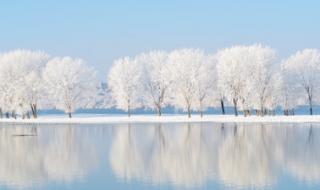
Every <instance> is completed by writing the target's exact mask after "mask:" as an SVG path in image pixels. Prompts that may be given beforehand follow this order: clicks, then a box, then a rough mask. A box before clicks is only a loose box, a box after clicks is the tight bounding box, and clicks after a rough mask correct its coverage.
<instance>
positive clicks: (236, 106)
mask: <svg viewBox="0 0 320 190" xmlns="http://www.w3.org/2000/svg"><path fill="white" fill-rule="evenodd" d="M233 106H234V115H235V116H238V105H237V100H236V99H233Z"/></svg>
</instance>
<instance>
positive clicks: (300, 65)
mask: <svg viewBox="0 0 320 190" xmlns="http://www.w3.org/2000/svg"><path fill="white" fill-rule="evenodd" d="M283 68H284V69H285V70H286V71H287V74H288V75H291V77H290V78H291V79H292V80H295V84H296V85H297V86H296V88H298V89H299V90H300V91H304V92H305V95H306V99H307V102H308V104H309V112H310V115H312V114H313V104H314V103H315V102H314V101H315V100H316V99H317V98H319V97H318V96H317V97H316V95H317V94H318V93H319V85H318V84H319V82H320V51H319V50H317V49H305V50H303V51H298V52H297V53H296V54H294V55H292V56H290V57H289V58H288V59H287V60H285V61H284V62H283ZM292 88H295V87H294V86H292Z"/></svg>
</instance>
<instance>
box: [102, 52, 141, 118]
mask: <svg viewBox="0 0 320 190" xmlns="http://www.w3.org/2000/svg"><path fill="white" fill-rule="evenodd" d="M140 67H141V64H137V62H136V61H135V60H134V59H131V58H129V57H125V58H120V59H118V60H116V61H115V62H114V63H113V66H112V68H111V70H110V72H109V74H108V86H109V88H110V90H111V97H112V98H113V99H114V101H115V104H116V107H117V108H119V109H122V110H125V111H127V113H128V117H130V116H131V110H132V109H136V108H139V107H141V98H140V96H141V88H142V87H141V86H142V85H141V74H142V73H141V71H142V70H141V68H140Z"/></svg>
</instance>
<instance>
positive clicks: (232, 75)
mask: <svg viewBox="0 0 320 190" xmlns="http://www.w3.org/2000/svg"><path fill="white" fill-rule="evenodd" d="M246 53H247V52H246V47H245V46H234V47H231V48H226V49H223V50H220V51H218V53H217V54H216V57H217V61H218V64H217V72H218V88H219V89H220V90H221V93H222V94H225V95H226V98H227V99H228V101H230V102H232V103H233V106H234V111H235V115H236V116H238V104H239V101H240V99H242V100H243V103H244V100H245V99H244V95H243V94H245V93H244V91H245V90H246V89H245V87H246V86H247V85H246V82H247V81H246V80H245V78H246V77H247V76H248V75H246V72H247V71H248V70H246V68H245V65H244V64H245V62H244V60H245V59H246V58H245V55H246Z"/></svg>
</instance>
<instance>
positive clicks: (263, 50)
mask: <svg viewBox="0 0 320 190" xmlns="http://www.w3.org/2000/svg"><path fill="white" fill-rule="evenodd" d="M275 58H276V53H275V51H274V50H273V49H271V48H269V47H265V46H262V45H259V44H257V45H251V46H234V47H231V48H227V49H224V50H221V51H219V52H218V53H217V59H218V66H217V69H218V86H219V89H221V91H222V93H223V94H226V97H227V99H228V100H229V101H230V102H232V103H233V105H234V109H235V115H238V106H239V104H240V105H241V109H242V110H243V111H244V114H245V115H248V114H250V109H251V108H252V107H253V108H256V109H260V112H261V113H262V115H263V113H264V110H265V104H266V101H267V98H268V97H269V96H272V94H270V93H271V92H272V81H273V77H274V63H275ZM253 92H254V93H253ZM257 107H259V108H257Z"/></svg>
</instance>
